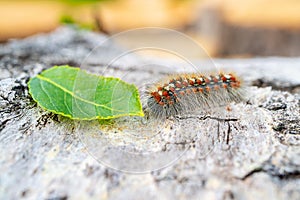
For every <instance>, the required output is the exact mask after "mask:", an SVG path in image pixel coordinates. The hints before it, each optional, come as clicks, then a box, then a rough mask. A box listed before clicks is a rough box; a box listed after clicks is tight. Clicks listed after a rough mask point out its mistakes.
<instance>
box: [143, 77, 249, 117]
mask: <svg viewBox="0 0 300 200" xmlns="http://www.w3.org/2000/svg"><path fill="white" fill-rule="evenodd" d="M243 99H244V93H243V88H242V84H241V80H240V79H239V78H238V77H236V76H235V75H234V74H232V73H218V74H215V75H209V76H205V75H203V74H195V73H194V74H179V75H173V76H169V77H167V78H166V79H164V80H162V81H159V82H158V83H156V84H154V85H153V86H152V87H150V88H149V89H148V91H147V98H146V102H145V104H146V110H147V112H148V113H149V115H151V116H152V117H154V118H158V119H160V118H168V117H170V116H176V115H184V114H188V113H190V112H193V111H195V110H207V109H210V108H212V107H218V106H221V105H224V104H226V103H229V102H233V101H234V102H240V101H242V100H243Z"/></svg>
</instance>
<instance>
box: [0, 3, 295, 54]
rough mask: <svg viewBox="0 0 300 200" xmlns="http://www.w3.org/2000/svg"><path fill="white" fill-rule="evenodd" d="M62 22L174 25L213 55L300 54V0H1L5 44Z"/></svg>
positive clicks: (107, 28) (116, 27)
mask: <svg viewBox="0 0 300 200" xmlns="http://www.w3.org/2000/svg"><path fill="white" fill-rule="evenodd" d="M64 24H69V25H72V26H74V27H77V28H79V29H89V30H93V31H97V32H102V33H105V34H109V35H112V34H114V33H118V32H121V31H124V30H128V29H132V28H139V27H145V26H155V27H165V28H171V29H175V30H178V31H181V32H183V33H185V34H187V35H189V36H191V37H192V38H193V39H195V40H196V41H198V42H199V43H200V44H202V45H203V46H204V47H205V49H206V50H207V51H208V53H209V55H211V56H213V57H253V56H300V1H299V0H0V42H2V43H5V42H7V41H9V40H10V39H15V38H24V37H27V36H30V35H33V34H36V33H44V32H50V31H52V30H54V29H56V28H57V27H59V26H61V25H64ZM141 37H142V36H141ZM158 38H159V39H160V40H167V39H168V37H167V36H163V35H162V36H158ZM181 45H182V48H183V49H184V48H185V47H184V44H181ZM186 51H188V48H187V49H186Z"/></svg>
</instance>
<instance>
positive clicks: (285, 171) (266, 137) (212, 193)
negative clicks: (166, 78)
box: [0, 28, 300, 199]
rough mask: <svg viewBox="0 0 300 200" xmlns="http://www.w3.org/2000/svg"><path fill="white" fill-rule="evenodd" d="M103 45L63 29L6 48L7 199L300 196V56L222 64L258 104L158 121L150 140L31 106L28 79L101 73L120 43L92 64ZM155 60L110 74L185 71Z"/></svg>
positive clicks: (2, 95)
mask: <svg viewBox="0 0 300 200" xmlns="http://www.w3.org/2000/svg"><path fill="white" fill-rule="evenodd" d="M104 39H105V36H104V35H98V34H95V33H91V32H86V31H78V30H77V31H76V30H73V29H70V28H60V29H58V30H56V31H54V32H52V33H49V34H45V35H37V36H33V37H31V38H27V39H23V40H16V41H11V42H8V43H6V44H3V45H1V46H0V171H1V174H0V199H22V198H24V199H174V198H176V199H299V198H300V102H299V100H300V97H299V93H300V80H299V76H300V59H299V58H276V57H272V58H255V59H215V60H214V62H215V63H216V65H217V66H218V67H222V68H224V69H232V70H234V71H236V72H237V74H239V75H240V76H241V77H243V79H244V81H245V84H247V85H248V86H247V87H246V90H247V95H248V99H249V100H248V101H247V102H244V103H239V104H234V103H233V104H230V105H229V106H228V108H227V109H225V108H223V109H222V108H221V109H216V110H211V111H210V113H207V114H206V115H200V114H198V113H194V114H193V115H191V116H187V117H182V118H178V119H176V120H173V121H172V120H169V121H168V124H165V123H164V122H162V124H156V125H157V126H158V125H159V126H161V127H159V128H160V130H159V131H158V132H157V133H158V134H156V135H151V137H149V136H147V137H146V136H145V137H140V136H144V135H143V134H144V133H143V132H140V135H139V133H136V132H135V131H137V130H138V129H137V128H136V126H135V127H133V128H132V129H130V127H127V128H124V129H121V128H120V129H119V128H118V126H121V125H120V124H122V123H124V122H122V119H119V121H117V122H118V123H117V124H116V125H115V126H116V127H114V126H111V125H109V124H108V125H107V127H110V128H108V129H105V126H106V124H105V123H104V124H103V125H101V126H100V125H99V122H98V121H90V122H84V123H81V122H80V121H79V122H78V121H72V120H70V119H68V118H65V117H62V116H59V115H55V114H51V113H49V112H47V111H44V110H42V109H41V108H39V107H38V106H37V104H36V103H34V101H33V100H32V98H31V97H30V96H29V94H28V88H27V82H28V80H29V78H31V77H33V76H35V75H37V74H38V73H40V72H41V71H42V70H44V69H47V68H49V67H51V66H54V65H66V64H68V65H71V66H77V67H79V66H81V67H82V68H84V69H87V70H89V71H91V72H94V73H101V72H103V69H104V68H105V66H106V65H107V64H108V63H109V61H110V60H109V58H113V57H116V56H118V55H119V54H120V52H121V50H120V49H118V47H117V46H115V45H114V44H112V43H108V44H107V45H104V46H101V48H100V49H99V51H96V52H95V54H94V56H91V57H89V58H87V59H85V58H86V56H87V55H88V54H89V53H90V51H91V50H92V49H93V48H94V47H95V46H97V44H100V43H101V42H102V41H103V40H104ZM103 55H105V58H106V59H99V58H102V56H103ZM97 58H98V59H97ZM148 61H149V60H145V59H143V58H140V57H139V56H137V55H135V54H133V55H130V56H128V57H126V59H124V60H122V61H119V62H115V63H114V65H112V66H110V67H108V68H107V69H106V70H105V74H104V75H115V76H122V75H124V74H126V77H125V78H126V79H127V81H129V82H133V83H136V84H139V83H141V82H143V81H146V80H149V79H152V78H154V77H158V76H161V75H162V74H167V73H174V72H175V71H178V70H177V68H176V66H178V65H176V63H175V62H173V61H172V62H171V61H168V60H160V59H156V60H155V62H156V64H158V65H160V66H166V67H159V68H155V69H154V68H152V67H151V66H150V65H146V64H145V63H147V62H148ZM206 62H207V61H206V60H198V61H196V63H198V65H199V66H201V65H205V63H206ZM141 66H143V67H141ZM126 120H127V119H124V121H125V123H126ZM133 125H134V124H133ZM111 127H113V128H111ZM100 128H102V130H107V131H106V132H105V131H104V132H102V133H101V134H99V135H95V131H96V132H97V130H98V131H99V130H100ZM114 128H115V129H114ZM156 128H157V127H156V126H155V124H154V125H153V126H151V129H152V130H156ZM82 130H83V131H82ZM131 131H132V132H131ZM131 133H136V134H131ZM141 152H145V154H142V153H141ZM129 154H130V155H129Z"/></svg>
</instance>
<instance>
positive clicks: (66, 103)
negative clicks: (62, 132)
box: [28, 66, 144, 120]
mask: <svg viewBox="0 0 300 200" xmlns="http://www.w3.org/2000/svg"><path fill="white" fill-rule="evenodd" d="M28 87H29V93H30V94H31V96H32V98H33V99H34V100H35V101H36V102H37V103H38V104H39V105H40V106H41V107H42V108H44V109H46V110H49V111H51V112H53V113H56V114H60V115H63V116H66V117H69V118H71V119H80V120H92V119H112V118H117V117H121V116H143V115H144V113H143V111H142V106H141V102H140V98H139V93H138V90H137V88H136V87H135V86H134V85H132V84H128V83H126V82H124V81H122V80H120V79H118V78H113V77H103V76H96V75H93V74H89V73H87V72H85V71H83V70H80V69H79V68H74V67H69V66H55V67H52V68H50V69H48V70H45V71H43V72H42V73H41V74H40V75H37V76H36V77H34V78H32V79H30V81H29V83H28Z"/></svg>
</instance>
